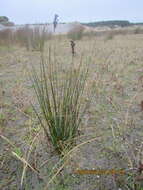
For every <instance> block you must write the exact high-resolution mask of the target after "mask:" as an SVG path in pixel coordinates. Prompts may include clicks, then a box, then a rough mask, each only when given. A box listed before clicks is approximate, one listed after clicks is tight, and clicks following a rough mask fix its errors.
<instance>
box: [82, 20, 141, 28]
mask: <svg viewBox="0 0 143 190" xmlns="http://www.w3.org/2000/svg"><path fill="white" fill-rule="evenodd" d="M82 24H83V25H86V26H91V27H100V26H108V27H111V28H114V27H116V26H120V27H127V26H131V25H143V23H131V22H129V21H127V20H110V21H99V22H89V23H82Z"/></svg>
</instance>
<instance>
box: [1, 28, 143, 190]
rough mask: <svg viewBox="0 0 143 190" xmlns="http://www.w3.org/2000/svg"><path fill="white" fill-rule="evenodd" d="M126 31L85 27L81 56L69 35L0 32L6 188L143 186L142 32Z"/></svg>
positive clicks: (132, 189) (136, 189) (125, 189)
mask: <svg viewBox="0 0 143 190" xmlns="http://www.w3.org/2000/svg"><path fill="white" fill-rule="evenodd" d="M128 29H129V28H126V29H125V30H121V31H120V30H119V31H116V30H112V32H113V33H111V37H110V36H109V37H108V38H107V34H109V33H110V32H111V31H106V33H104V32H103V33H102V32H100V34H99V33H98V34H97V33H91V34H90V33H88V35H89V34H90V35H89V36H88V35H86V34H85V33H82V35H81V36H82V40H80V39H81V38H80V37H76V38H74V40H76V39H78V41H77V42H76V52H77V53H76V54H75V56H72V53H71V47H70V43H69V38H68V37H67V36H66V35H62V36H54V37H53V36H52V38H51V40H48V39H49V34H48V35H47V34H46V37H45V30H42V32H41V31H40V30H39V29H35V30H31V29H29V28H27V26H26V28H24V29H23V28H22V29H21V30H18V31H17V32H16V33H15V32H13V31H11V30H10V31H9V30H6V31H0V189H2V190H7V189H12V190H17V189H26V190H31V189H35V190H36V189H37V190H39V189H40V190H47V189H50V190H59V189H60V190H73V189H74V190H82V189H89V190H94V189H96V190H102V189H105V190H109V189H113V190H117V189H118V190H119V189H120V190H142V187H143V142H142V141H143V130H142V125H143V99H142V97H143V96H142V95H143V90H142V88H143V73H142V71H143V69H142V61H143V56H142V46H143V42H142V38H143V34H142V33H141V32H140V31H138V30H139V29H136V32H135V28H132V30H131V33H130V32H127V33H126V35H124V34H125V33H124V32H123V33H121V32H122V31H128ZM31 31H32V33H31ZM114 31H116V32H115V33H114ZM33 32H34V34H33ZM25 34H26V35H25ZM41 34H42V35H41ZM33 35H35V37H34V39H35V40H34V41H33V38H32V36H33ZM39 35H40V38H39ZM8 36H9V38H8ZM25 36H26V37H25ZM77 36H78V35H77ZM79 36H80V35H79ZM70 39H71V37H70ZM35 41H36V42H35ZM35 43H36V45H34V44H35ZM29 44H30V45H29ZM32 44H33V45H32ZM27 47H28V48H27ZM33 50H38V51H33ZM91 91H92V96H89V94H90V92H91ZM79 170H94V171H95V172H96V173H95V174H94V175H93V174H82V175H81V173H80V172H79ZM109 171H112V173H109ZM119 171H122V172H119ZM101 172H102V174H101Z"/></svg>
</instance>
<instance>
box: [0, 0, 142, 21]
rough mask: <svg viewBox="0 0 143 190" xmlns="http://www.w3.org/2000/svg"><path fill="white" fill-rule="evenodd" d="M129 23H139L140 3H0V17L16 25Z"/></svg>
mask: <svg viewBox="0 0 143 190" xmlns="http://www.w3.org/2000/svg"><path fill="white" fill-rule="evenodd" d="M55 13H56V14H58V15H59V16H60V17H59V20H60V22H72V21H80V22H92V21H101V20H129V21H133V22H143V0H0V15H1V16H7V17H9V18H10V20H11V21H13V22H15V23H16V24H28V23H29V24H30V23H44V22H52V21H53V17H54V14H55Z"/></svg>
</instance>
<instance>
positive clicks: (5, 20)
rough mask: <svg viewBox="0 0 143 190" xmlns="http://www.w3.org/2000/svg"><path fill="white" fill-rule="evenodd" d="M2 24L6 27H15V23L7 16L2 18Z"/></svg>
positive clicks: (0, 17) (0, 18)
mask: <svg viewBox="0 0 143 190" xmlns="http://www.w3.org/2000/svg"><path fill="white" fill-rule="evenodd" d="M0 24H2V25H4V26H13V25H14V23H13V22H10V21H9V18H8V17H6V16H0Z"/></svg>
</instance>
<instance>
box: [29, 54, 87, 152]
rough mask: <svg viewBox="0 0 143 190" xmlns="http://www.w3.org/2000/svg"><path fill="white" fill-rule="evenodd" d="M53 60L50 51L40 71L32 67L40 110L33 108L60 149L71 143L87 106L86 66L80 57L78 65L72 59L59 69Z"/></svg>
mask: <svg viewBox="0 0 143 190" xmlns="http://www.w3.org/2000/svg"><path fill="white" fill-rule="evenodd" d="M49 52H50V51H49ZM52 60H53V57H52V56H51V53H49V57H48V59H45V57H44V56H43V55H42V57H41V63H40V73H39V74H38V72H37V71H36V70H35V69H34V67H33V75H32V79H33V83H34V89H35V93H36V96H37V99H38V104H39V106H40V109H41V114H40V113H38V111H37V110H36V109H35V108H34V110H35V112H36V114H37V116H38V119H39V121H40V123H41V126H42V127H43V129H44V132H45V134H46V136H47V138H48V140H49V139H50V141H51V142H52V144H53V146H54V147H55V149H56V150H57V151H58V152H59V153H62V151H63V150H65V149H66V150H69V149H71V148H72V146H73V145H74V143H75V142H74V138H75V137H76V136H77V135H78V129H79V126H80V124H81V121H82V117H83V115H84V113H85V110H86V105H85V104H84V103H83V95H84V90H85V84H86V81H87V77H88V68H87V67H85V66H84V64H83V61H81V62H80V64H79V65H78V67H77V68H74V65H73V62H71V63H70V64H69V65H67V68H66V69H62V65H61V64H60V63H57V61H56V60H55V59H54V61H52ZM63 70H64V72H63Z"/></svg>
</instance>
